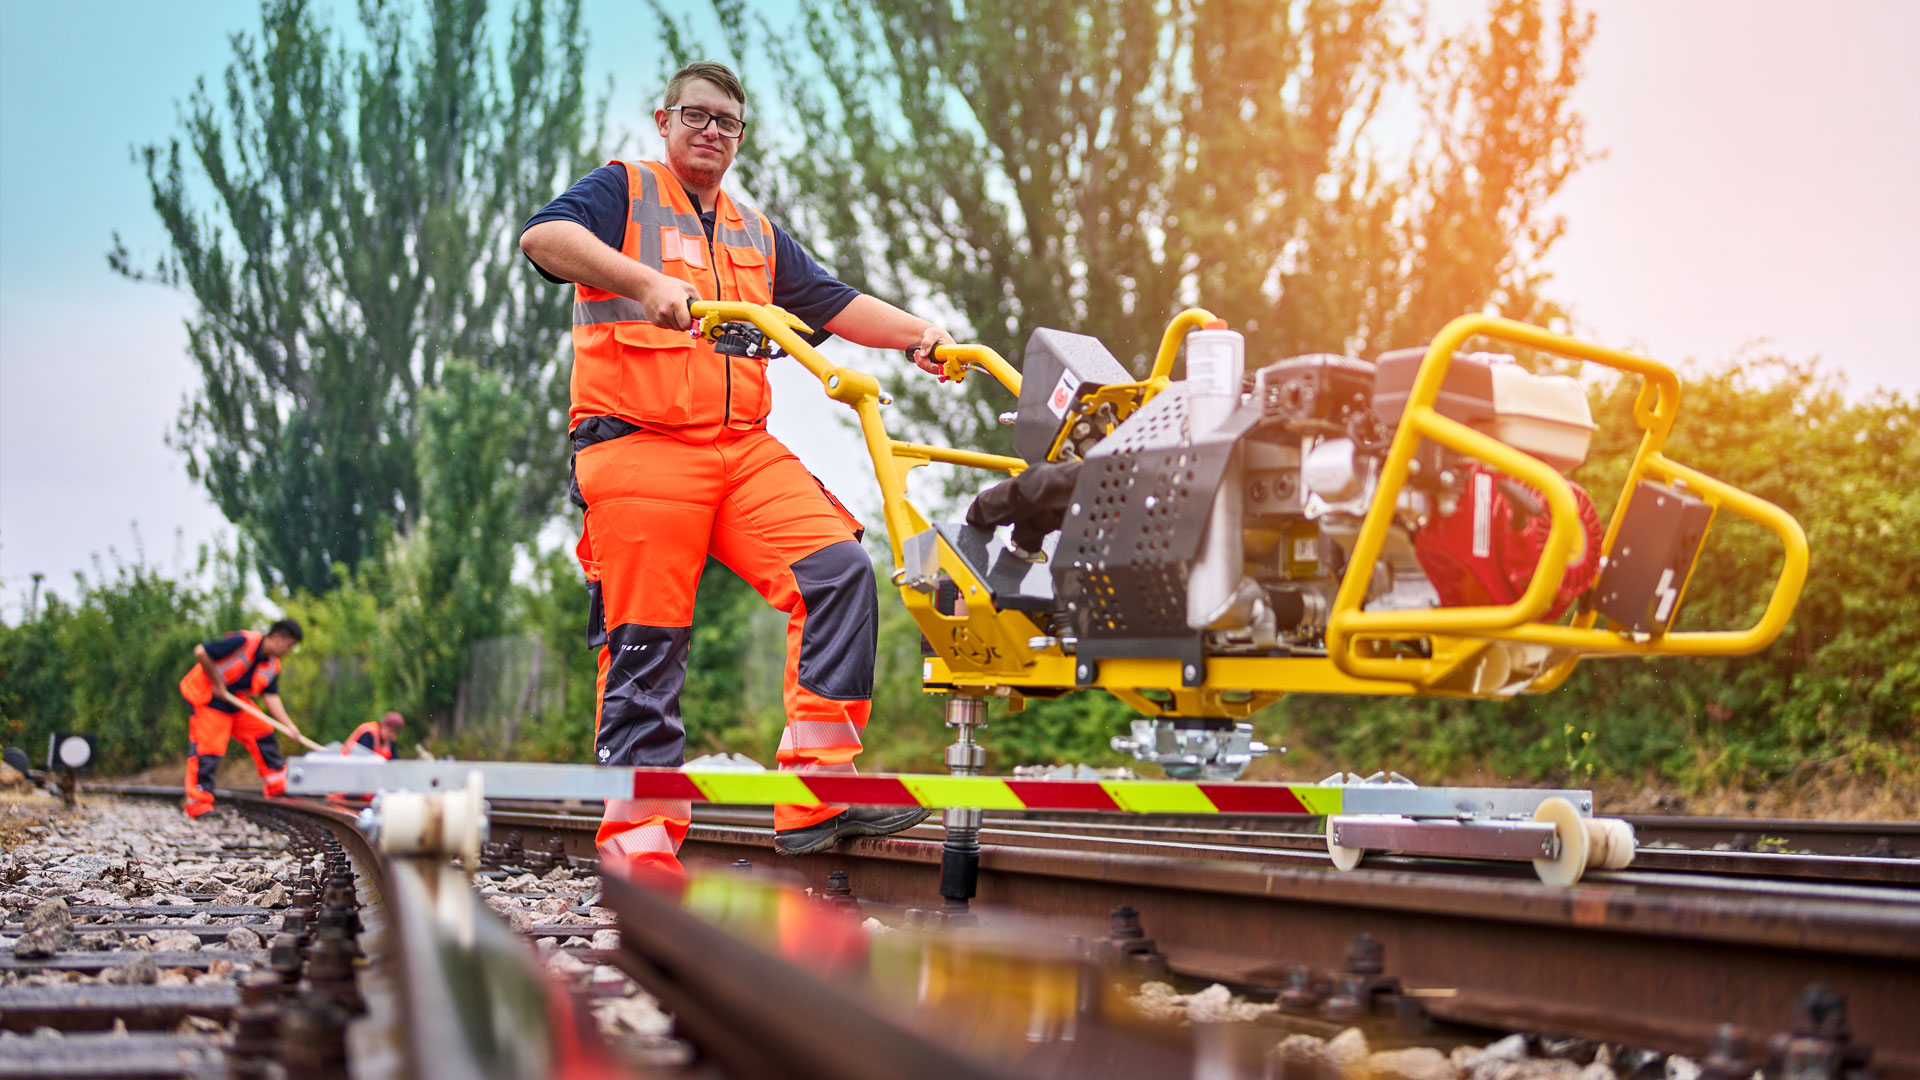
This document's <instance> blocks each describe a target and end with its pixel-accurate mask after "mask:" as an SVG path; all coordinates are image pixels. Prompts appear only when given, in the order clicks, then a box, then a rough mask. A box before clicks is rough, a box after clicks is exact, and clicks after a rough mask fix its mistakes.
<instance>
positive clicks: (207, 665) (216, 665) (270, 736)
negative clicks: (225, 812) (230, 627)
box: [180, 619, 302, 817]
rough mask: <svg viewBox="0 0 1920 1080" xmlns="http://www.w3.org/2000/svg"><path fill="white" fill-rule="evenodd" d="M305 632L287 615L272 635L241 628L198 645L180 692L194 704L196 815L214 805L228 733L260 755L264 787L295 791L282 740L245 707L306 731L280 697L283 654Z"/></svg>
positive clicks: (191, 771) (190, 786)
mask: <svg viewBox="0 0 1920 1080" xmlns="http://www.w3.org/2000/svg"><path fill="white" fill-rule="evenodd" d="M301 636H302V635H301V631H300V624H299V623H297V622H294V621H293V620H292V619H281V620H280V621H279V622H277V623H274V624H273V626H271V627H270V628H268V630H267V632H266V633H265V634H261V633H257V632H255V631H252V630H236V631H234V632H233V633H231V634H228V635H227V636H225V637H223V638H218V639H215V640H213V641H208V642H203V643H201V644H199V645H195V646H194V647H193V658H194V661H195V663H194V665H193V667H191V668H189V669H187V673H186V675H185V676H183V677H182V678H181V680H180V696H181V697H183V698H186V699H187V704H188V705H190V706H192V707H193V715H192V716H190V717H188V718H187V800H186V811H187V816H188V817H199V816H200V815H201V814H204V813H206V812H207V811H209V810H211V809H213V775H214V773H215V772H216V771H217V770H218V769H219V768H220V759H221V758H222V757H223V756H225V755H226V752H227V740H228V739H238V740H240V745H242V746H244V747H246V748H247V753H249V754H251V755H253V767H254V768H255V769H256V770H257V771H258V772H259V773H260V783H261V790H262V791H264V792H265V793H266V794H268V795H278V794H280V793H281V792H283V791H285V790H286V789H287V766H286V758H285V757H284V756H283V755H282V754H281V753H280V740H279V738H278V737H277V736H276V735H275V734H274V730H273V728H272V727H271V726H269V725H268V724H267V723H266V721H264V720H261V719H260V718H259V717H257V716H253V715H251V714H249V713H247V712H245V711H244V710H243V709H242V708H241V706H242V704H243V703H244V704H245V705H249V706H252V707H253V708H256V709H264V710H265V711H266V713H267V715H269V716H271V717H273V718H274V719H275V720H278V721H279V722H280V723H282V724H284V725H286V727H287V729H288V730H289V731H294V732H297V731H299V730H300V729H299V728H298V727H297V726H296V725H295V724H294V722H293V721H292V720H290V719H288V718H287V710H286V706H284V705H282V704H281V703H280V658H281V657H283V656H285V655H287V654H288V653H290V652H292V651H293V650H294V648H295V647H296V646H298V645H299V644H300V638H301Z"/></svg>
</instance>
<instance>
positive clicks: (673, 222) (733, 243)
mask: <svg viewBox="0 0 1920 1080" xmlns="http://www.w3.org/2000/svg"><path fill="white" fill-rule="evenodd" d="M635 173H637V174H638V176H637V179H638V180H639V181H640V191H639V193H638V194H636V195H634V196H633V199H632V210H631V212H630V213H629V215H628V219H627V220H628V225H627V232H628V237H627V239H628V241H629V242H628V243H624V244H622V245H621V247H622V250H627V249H629V248H631V249H633V254H634V257H635V258H637V259H639V261H640V262H641V263H642V264H644V265H646V266H647V267H649V268H651V269H653V270H657V271H659V272H661V273H666V272H667V264H666V257H665V253H666V252H667V251H668V250H672V251H673V252H675V254H676V257H678V258H679V259H680V261H681V262H684V263H686V264H688V265H689V266H692V267H694V268H696V269H700V270H705V271H707V272H708V274H709V275H712V274H714V273H716V272H717V271H716V270H715V268H714V267H710V266H708V265H707V230H706V227H705V226H704V225H702V224H701V223H700V215H699V214H691V213H683V212H681V211H679V210H676V209H675V208H674V207H673V206H672V205H671V203H670V202H669V201H668V200H665V199H662V198H661V197H660V178H659V177H658V176H657V175H655V174H654V171H653V170H652V169H651V168H647V167H645V164H644V163H643V164H642V167H640V168H638V169H630V170H629V177H630V179H631V178H634V177H633V174H635ZM675 183H676V184H677V183H678V181H675ZM721 198H722V199H723V200H726V201H727V202H731V203H732V208H733V210H734V211H735V212H736V213H738V214H739V216H740V219H741V223H742V224H743V225H744V226H745V228H741V229H736V228H734V227H733V226H732V225H730V224H728V223H727V222H726V221H725V220H723V217H724V210H725V209H726V206H725V204H724V203H723V204H722V205H721V206H720V207H717V208H716V209H715V211H714V216H713V243H714V244H715V245H716V246H725V247H736V248H752V249H753V250H755V251H758V252H759V253H760V256H761V257H762V258H764V259H766V260H767V261H768V263H769V268H768V273H767V277H768V279H769V280H768V281H767V283H766V293H767V295H768V297H769V299H770V298H771V297H772V293H773V282H772V280H771V279H772V276H773V275H772V268H771V263H772V260H773V230H772V228H771V227H768V226H765V225H764V222H765V220H766V219H765V218H763V217H761V216H760V212H759V211H758V210H755V209H754V208H753V207H752V206H749V205H747V204H746V203H743V202H740V201H739V200H735V199H731V198H729V197H728V196H727V195H726V193H724V192H722V193H721ZM636 232H637V233H638V234H639V235H638V236H634V235H633V234H634V233H636ZM693 284H694V285H696V286H698V285H701V284H703V283H702V282H699V281H694V282H693ZM702 292H703V293H704V292H705V290H704V289H703V290H702ZM576 295H577V294H576ZM711 299H721V298H720V297H712V298H711ZM725 299H737V298H736V297H726V298H725ZM647 321H648V319H647V313H646V310H645V309H644V308H642V307H641V306H640V302H639V301H638V300H633V299H629V298H628V297H625V296H615V297H612V298H610V299H606V300H584V299H576V300H575V301H574V302H573V325H575V326H596V325H599V324H601V323H621V322H647Z"/></svg>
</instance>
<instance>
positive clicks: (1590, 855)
mask: <svg viewBox="0 0 1920 1080" xmlns="http://www.w3.org/2000/svg"><path fill="white" fill-rule="evenodd" d="M1585 825H1586V829H1587V844H1588V850H1587V866H1588V868H1590V869H1592V868H1598V869H1602V870H1619V869H1621V868H1623V867H1625V866H1626V865H1627V864H1628V863H1630V862H1632V861H1633V852H1634V846H1635V841H1634V836H1633V826H1632V825H1629V824H1627V823H1626V822H1624V821H1622V820H1620V819H1619V818H1587V819H1586V821H1585Z"/></svg>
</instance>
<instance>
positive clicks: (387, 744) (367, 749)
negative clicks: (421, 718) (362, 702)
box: [340, 710, 407, 761]
mask: <svg viewBox="0 0 1920 1080" xmlns="http://www.w3.org/2000/svg"><path fill="white" fill-rule="evenodd" d="M406 726H407V718H406V717H404V716H401V715H400V714H399V713H397V712H393V711H391V710H389V711H388V712H387V715H385V716H382V717H381V718H380V719H379V720H377V721H376V720H369V721H367V722H366V723H364V724H361V725H360V726H359V727H357V728H354V729H353V734H351V735H349V736H347V741H346V742H343V743H341V744H340V754H341V756H342V757H345V756H348V755H351V754H357V753H374V754H378V755H380V756H381V757H383V758H385V759H387V760H388V761H392V760H393V748H394V745H395V744H396V743H398V742H399V741H400V732H401V730H402V729H404V728H405V727H406Z"/></svg>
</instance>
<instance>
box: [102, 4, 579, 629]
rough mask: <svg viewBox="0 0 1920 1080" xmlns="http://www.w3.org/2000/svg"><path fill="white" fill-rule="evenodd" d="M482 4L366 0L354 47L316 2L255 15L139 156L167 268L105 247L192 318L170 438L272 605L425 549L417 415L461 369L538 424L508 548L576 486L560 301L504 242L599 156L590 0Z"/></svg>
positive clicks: (512, 447) (517, 438)
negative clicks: (497, 7) (194, 378)
mask: <svg viewBox="0 0 1920 1080" xmlns="http://www.w3.org/2000/svg"><path fill="white" fill-rule="evenodd" d="M489 7H490V5H489V3H488V0H421V2H419V3H417V4H415V3H408V2H402V0H363V2H362V3H360V4H359V5H358V8H359V23H360V26H359V29H360V31H361V32H362V33H361V34H359V35H357V36H356V38H355V40H354V42H353V43H351V44H349V43H348V42H347V40H346V38H345V36H344V35H342V34H340V33H339V32H338V31H336V30H335V29H333V28H332V27H330V26H328V25H326V24H324V23H323V22H322V19H321V17H320V16H319V14H318V13H317V12H316V10H315V5H314V4H312V3H310V2H309V0H264V2H263V3H262V5H261V24H260V29H259V32H258V33H257V34H236V35H234V37H233V39H232V47H233V60H232V62H231V63H230V64H229V65H228V66H227V69H226V72H225V77H224V79H223V80H221V82H220V84H219V85H218V86H216V87H210V86H209V85H207V83H206V81H205V80H204V79H203V80H202V81H201V82H200V84H199V85H198V87H197V88H196V90H195V91H194V92H193V94H192V95H191V96H190V97H189V98H188V99H187V101H186V102H185V103H184V105H183V108H182V110H181V121H180V130H179V131H178V133H176V134H175V135H174V136H173V137H171V138H169V139H168V140H166V141H165V142H164V143H155V144H149V145H146V146H142V147H140V148H138V150H137V152H136V153H137V156H138V158H139V160H140V161H141V162H142V163H143V164H144V166H145V169H146V174H147V178H148V180H149V182H150V184H151V188H152V193H153V207H154V210H155V212H156V213H157V214H158V215H159V217H160V220H161V222H162V224H163V225H164V227H165V229H166V235H167V238H168V242H169V243H168V248H167V250H166V251H165V252H164V253H163V254H161V255H160V256H159V257H158V258H157V259H155V260H153V261H151V262H141V263H136V257H135V256H134V254H133V253H131V252H129V251H128V250H127V248H126V246H125V244H124V242H122V241H121V240H120V238H119V237H118V236H116V237H115V247H114V250H113V251H112V252H111V253H110V254H109V262H110V263H111V265H112V266H113V267H114V269H116V270H118V271H120V272H121V273H123V274H126V275H127V276H129V277H131V278H134V279H136V280H142V281H153V282H158V283H160V284H164V285H168V286H171V287H174V288H178V289H181V290H184V291H186V292H187V293H189V294H190V295H191V296H192V297H193V300H194V310H193V313H192V314H191V315H190V316H189V318H188V321H187V331H188V343H189V344H188V348H189V351H190V352H191V354H192V356H193V358H194V360H195V361H196V363H197V364H198V365H199V368H200V373H201V385H200V387H199V389H198V390H197V391H196V392H195V393H193V395H192V396H191V397H190V399H189V400H188V401H187V402H186V403H185V405H184V407H183V408H182V410H181V413H180V416H179V419H178V422H177V425H176V429H175V432H174V434H173V437H172V440H171V441H172V443H173V445H174V446H175V447H176V448H177V449H179V450H181V451H182V452H184V454H185V455H186V458H187V468H188V471H189V473H190V474H191V475H192V476H193V477H194V478H195V479H196V480H198V481H199V482H200V483H202V484H204V485H205V486H206V489H207V491H208V492H209V494H211V495H212V497H213V499H214V502H215V503H216V504H217V505H218V506H219V507H220V509H221V511H222V512H223V513H224V514H225V515H226V516H227V518H228V519H229V520H231V521H233V522H234V523H236V524H237V525H238V526H239V527H240V528H241V529H242V530H244V531H245V533H246V534H247V535H248V536H249V537H250V538H251V539H252V540H253V542H254V544H255V545H256V547H257V549H258V554H259V562H260V564H261V567H260V568H261V571H262V574H263V576H264V577H266V578H267V579H268V581H269V582H270V583H272V584H276V585H281V586H284V587H287V588H290V589H305V590H308V591H313V592H322V591H325V590H327V589H329V588H331V587H332V586H333V585H334V583H335V580H336V577H335V570H334V568H335V567H336V566H345V567H347V568H353V567H357V566H359V565H360V564H361V563H362V562H363V561H364V560H366V559H368V558H369V557H372V556H375V555H378V554H380V552H381V550H382V548H383V546H384V543H385V539H386V538H387V537H390V536H392V535H395V534H397V533H403V532H406V531H408V530H410V529H411V528H412V526H413V525H414V523H415V521H416V520H417V519H418V517H419V516H420V514H421V502H420V496H421V489H420V475H419V470H418V467H417V460H418V455H417V453H416V443H417V441H418V439H419V437H420V433H421V416H420V402H421V400H422V398H423V396H424V395H426V394H428V393H430V392H431V391H432V390H433V389H434V388H435V387H436V386H438V385H439V384H440V382H441V381H442V378H443V373H444V371H445V365H446V364H447V362H448V361H449V360H450V359H452V358H456V357H458V358H464V359H466V360H470V361H472V362H473V363H474V364H476V365H478V367H479V368H480V369H481V370H483V371H485V372H487V373H488V375H489V377H490V378H493V379H497V380H499V381H500V382H501V384H502V385H503V386H504V387H505V389H506V392H508V393H510V394H511V395H513V396H514V397H516V398H517V399H519V400H520V401H522V402H524V403H525V404H526V405H527V408H526V410H525V412H526V417H525V422H524V423H522V424H521V425H520V426H519V427H517V428H516V429H515V430H513V431H512V432H510V433H508V434H507V437H506V442H507V444H508V448H507V453H506V464H505V469H504V475H505V477H506V479H505V480H504V481H503V482H508V483H512V484H514V485H516V494H515V499H514V508H515V512H516V518H517V523H516V527H518V528H520V529H521V530H522V531H523V534H524V535H531V533H532V531H533V528H534V527H536V526H537V523H538V521H539V520H541V519H544V518H545V517H547V516H548V515H550V514H552V513H553V512H554V511H555V509H556V508H557V505H558V498H559V495H560V493H561V492H563V491H564V487H565V464H564V463H565V449H564V446H563V445H562V444H561V442H560V438H559V435H558V433H559V432H561V431H563V430H564V429H565V410H566V401H567V398H566V357H567V356H568V353H567V351H566V349H565V347H564V340H565V339H564V331H565V328H566V326H567V325H568V322H569V320H568V303H569V297H568V296H567V295H566V291H565V290H563V289H558V288H554V287H552V286H550V285H548V284H546V283H545V282H543V281H541V280H540V279H539V278H538V276H537V274H536V273H535V272H534V271H533V270H532V268H531V267H529V266H528V265H526V262H525V260H524V259H522V258H521V256H520V252H519V251H518V248H517V246H516V244H515V239H516V237H517V236H518V233H519V224H520V222H521V221H522V220H524V219H525V217H526V215H527V214H528V213H529V212H530V210H531V209H532V208H534V207H538V206H540V205H541V204H543V203H544V202H546V200H547V199H549V198H550V197H551V196H552V193H553V192H554V191H556V190H559V189H560V188H561V187H563V186H564V185H565V183H566V182H567V181H568V180H569V179H570V178H571V177H573V176H577V175H579V173H581V172H583V171H585V169H586V167H587V166H588V164H589V162H590V160H591V155H590V153H589V149H590V147H591V146H592V144H593V143H594V142H595V141H597V131H596V130H594V129H595V128H596V127H597V120H596V121H595V123H593V124H590V123H589V116H590V113H591V112H593V111H594V110H593V109H592V108H590V105H589V102H588V100H587V96H586V94H585V93H584V92H583V89H582V84H581V72H582V67H583V56H584V43H585V36H584V33H583V32H582V29H581V26H580V5H579V0H518V2H517V3H515V5H514V6H513V9H512V11H511V12H510V13H506V14H507V17H506V18H504V19H503V18H501V17H500V15H499V14H490V12H489ZM503 25H504V27H505V29H506V31H507V42H506V45H505V48H504V50H499V49H497V48H496V46H495V43H494V41H493V38H494V37H496V36H498V31H499V30H500V29H501V28H502V26H503ZM600 110H601V111H602V114H603V110H604V103H602V104H601V106H600Z"/></svg>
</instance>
